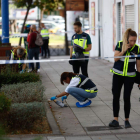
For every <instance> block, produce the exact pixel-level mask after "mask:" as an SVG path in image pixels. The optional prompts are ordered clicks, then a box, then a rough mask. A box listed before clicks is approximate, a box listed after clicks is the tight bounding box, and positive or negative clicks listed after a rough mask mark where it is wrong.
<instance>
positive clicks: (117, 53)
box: [114, 51, 124, 62]
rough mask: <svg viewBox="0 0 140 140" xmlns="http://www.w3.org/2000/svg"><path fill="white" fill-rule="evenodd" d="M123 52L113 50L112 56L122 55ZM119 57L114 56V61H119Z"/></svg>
mask: <svg viewBox="0 0 140 140" xmlns="http://www.w3.org/2000/svg"><path fill="white" fill-rule="evenodd" d="M123 55H124V52H120V51H115V54H114V57H115V56H123ZM120 59H121V58H114V60H115V62H117V61H119V60H120Z"/></svg>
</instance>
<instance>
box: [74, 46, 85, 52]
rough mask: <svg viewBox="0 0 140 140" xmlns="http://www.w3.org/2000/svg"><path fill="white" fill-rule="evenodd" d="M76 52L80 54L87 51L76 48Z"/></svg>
mask: <svg viewBox="0 0 140 140" xmlns="http://www.w3.org/2000/svg"><path fill="white" fill-rule="evenodd" d="M74 51H75V52H78V53H83V52H84V51H85V50H84V49H83V48H79V47H76V48H75V49H74Z"/></svg>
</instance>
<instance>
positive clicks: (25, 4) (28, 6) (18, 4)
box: [13, 0, 36, 45]
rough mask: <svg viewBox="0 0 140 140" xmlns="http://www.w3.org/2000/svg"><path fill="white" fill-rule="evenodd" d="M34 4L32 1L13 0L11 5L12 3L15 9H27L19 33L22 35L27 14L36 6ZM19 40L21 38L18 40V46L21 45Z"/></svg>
mask: <svg viewBox="0 0 140 140" xmlns="http://www.w3.org/2000/svg"><path fill="white" fill-rule="evenodd" d="M35 2H36V1H35ZM35 2H34V1H33V0H13V3H14V5H16V7H17V8H22V7H26V9H27V12H26V16H25V18H24V22H23V26H22V29H21V33H23V31H24V26H25V23H26V20H27V17H28V14H29V10H30V9H31V8H33V7H35V6H36V3H35ZM21 39H22V37H21V38H20V41H19V45H21Z"/></svg>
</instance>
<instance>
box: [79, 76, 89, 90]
mask: <svg viewBox="0 0 140 140" xmlns="http://www.w3.org/2000/svg"><path fill="white" fill-rule="evenodd" d="M88 80H89V78H86V79H85V80H84V81H83V82H82V83H81V84H80V86H79V88H80V87H81V86H83V85H84V84H85V83H86V82H87V81H88Z"/></svg>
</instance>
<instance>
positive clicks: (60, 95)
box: [56, 92, 69, 98]
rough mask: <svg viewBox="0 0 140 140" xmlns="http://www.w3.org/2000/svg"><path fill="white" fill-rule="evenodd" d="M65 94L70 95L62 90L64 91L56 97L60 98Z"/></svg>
mask: <svg viewBox="0 0 140 140" xmlns="http://www.w3.org/2000/svg"><path fill="white" fill-rule="evenodd" d="M65 95H66V96H69V94H68V93H66V92H62V93H60V94H58V95H57V96H56V97H57V98H59V97H62V96H65Z"/></svg>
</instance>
